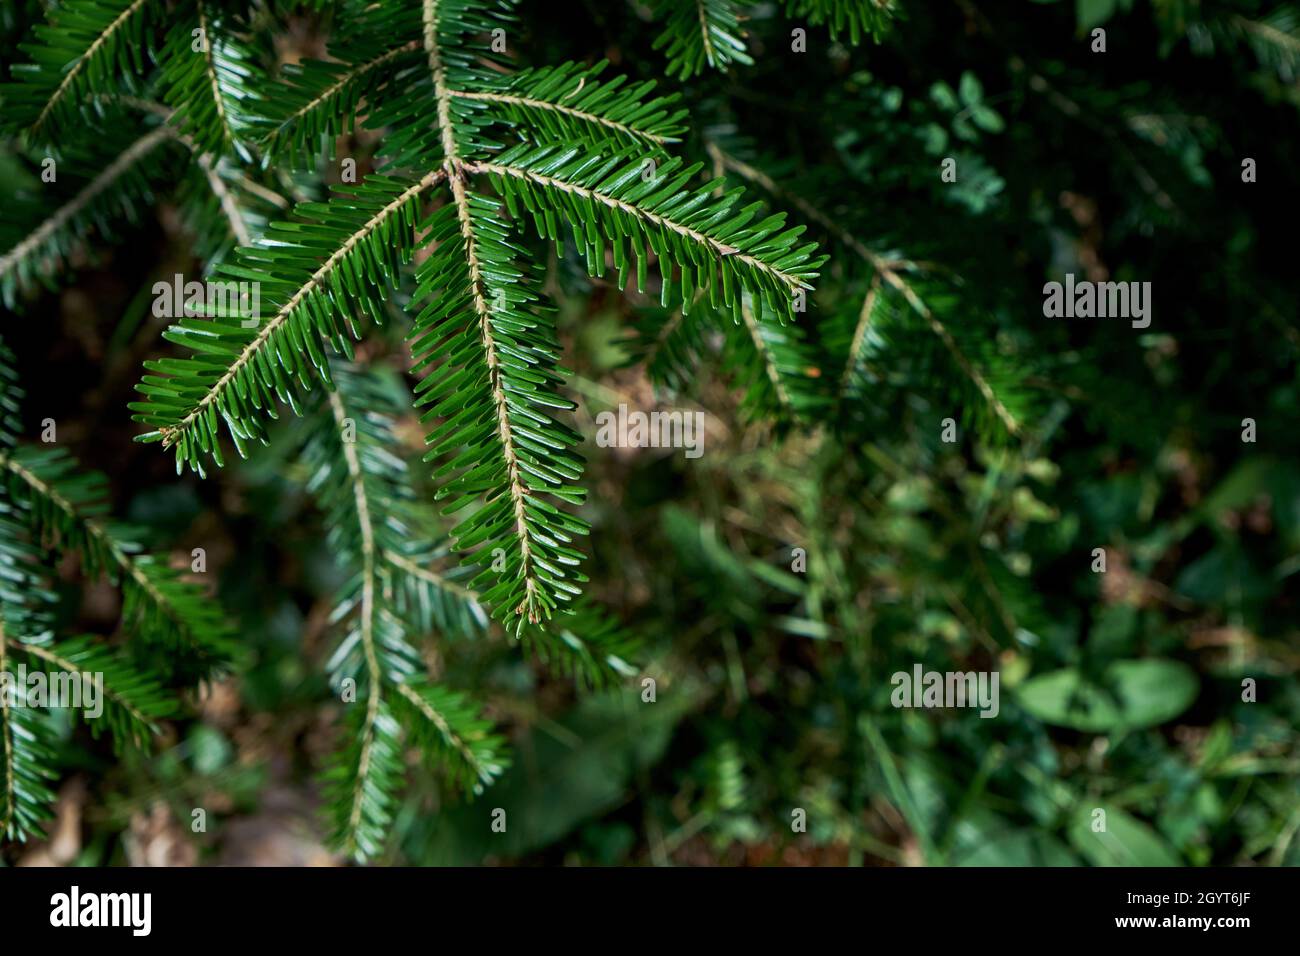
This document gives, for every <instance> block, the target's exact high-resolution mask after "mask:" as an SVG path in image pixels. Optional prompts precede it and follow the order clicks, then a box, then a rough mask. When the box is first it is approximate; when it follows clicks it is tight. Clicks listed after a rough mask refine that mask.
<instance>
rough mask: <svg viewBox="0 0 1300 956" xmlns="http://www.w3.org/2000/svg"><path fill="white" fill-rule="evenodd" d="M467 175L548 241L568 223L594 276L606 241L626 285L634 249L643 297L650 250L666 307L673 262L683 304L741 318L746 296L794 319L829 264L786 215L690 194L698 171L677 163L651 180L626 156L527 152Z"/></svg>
mask: <svg viewBox="0 0 1300 956" xmlns="http://www.w3.org/2000/svg"><path fill="white" fill-rule="evenodd" d="M465 168H466V169H467V170H468V171H470V172H482V173H488V174H489V175H490V176H491V177H492V180H493V182H494V184H495V185H496V187H497V189H498V190H499V191H500V192H501V194H502V195H503V197H504V198H505V200H506V203H507V206H508V208H509V210H510V212H511V214H512V215H514V216H518V215H519V214H520V212H521V207H522V208H523V209H526V210H527V211H528V212H530V213H532V215H533V218H534V222H535V224H536V226H537V230H538V233H539V234H540V235H542V236H543V237H545V238H549V239H553V240H558V238H559V237H558V235H557V232H556V229H555V220H556V218H557V217H560V218H563V219H565V220H567V221H568V222H569V224H570V225H571V226H572V228H573V231H574V237H575V239H576V240H577V241H578V243H579V247H580V248H582V249H584V250H585V252H586V258H587V264H588V269H589V270H590V271H591V272H592V274H593V275H599V274H603V273H604V272H605V270H606V265H605V257H604V255H603V250H604V246H605V242H606V241H608V242H610V243H611V245H612V246H613V252H614V262H615V266H616V267H617V268H618V270H619V285H620V286H622V285H624V284H625V282H626V279H627V272H628V266H629V264H630V260H629V257H628V255H627V248H626V246H625V244H624V243H625V241H626V242H630V244H631V247H632V249H631V251H632V253H633V256H632V258H633V259H635V263H636V266H637V280H638V281H637V287H638V289H639V290H642V291H644V284H645V262H646V251H645V250H646V247H647V246H648V247H649V248H650V249H651V250H652V251H653V252H655V254H656V255H657V256H658V257H659V260H660V274H661V277H662V279H663V292H662V297H663V299H664V300H667V299H668V298H669V296H670V294H671V290H672V286H673V283H672V277H671V275H669V274H668V271H669V270H668V269H667V267H666V266H665V265H664V263H665V262H667V263H673V264H676V265H677V266H678V267H679V268H680V269H681V280H682V288H681V301H682V302H683V303H684V304H688V303H689V302H691V301H692V296H693V294H694V290H695V289H697V288H698V289H700V290H702V291H704V292H706V293H707V294H708V295H709V301H710V303H714V304H716V303H717V302H718V300H719V298H720V299H721V302H722V304H723V305H726V306H728V307H730V308H731V309H732V314H733V316H736V317H739V315H738V313H739V309H740V291H741V290H742V289H748V290H749V291H750V292H751V294H753V295H754V296H755V298H756V299H758V300H761V301H762V302H763V304H764V305H765V306H766V307H767V308H768V309H770V310H771V311H772V312H773V313H775V314H776V315H778V316H783V317H787V318H789V317H792V315H793V299H794V297H795V295H796V294H797V293H798V292H799V291H800V290H806V289H810V288H811V286H810V285H809V280H810V279H812V278H813V277H815V275H816V271H815V270H816V268H817V267H818V266H819V265H820V264H821V262H822V260H821V259H814V258H813V255H812V253H813V249H814V247H813V246H811V245H802V246H800V245H796V242H797V240H798V238H799V236H800V234H801V233H802V232H803V228H802V227H796V228H793V229H785V228H784V217H783V216H781V215H776V216H770V217H768V218H767V219H763V220H759V221H755V216H756V213H757V206H756V205H750V206H746V207H744V208H742V209H736V208H735V205H736V201H737V199H738V198H739V195H740V193H739V191H733V192H731V193H728V194H726V195H725V196H722V197H717V198H715V197H713V196H711V194H710V187H709V186H706V187H703V188H701V189H694V190H693V189H690V188H689V186H688V183H689V180H690V178H691V177H692V176H693V175H694V174H695V172H696V171H697V170H698V169H699V166H698V164H697V165H695V166H691V167H687V168H682V164H681V161H680V160H678V159H676V158H674V159H671V160H668V161H667V162H665V163H664V164H663V165H662V166H661V167H659V168H657V169H655V170H653V174H652V175H644V174H645V173H646V172H647V168H646V167H645V166H644V165H643V164H641V163H636V162H634V161H632V159H631V157H630V156H628V155H627V154H618V155H614V156H612V157H608V158H604V157H600V156H590V155H586V156H584V155H581V153H580V151H579V150H575V149H562V148H553V147H544V148H540V149H538V148H533V147H530V146H526V145H521V146H518V147H515V148H513V149H511V150H507V151H506V152H505V153H503V154H501V155H500V156H497V157H495V158H494V160H492V161H482V162H472V163H466V164H465ZM561 197H562V198H561ZM719 292H721V295H720V296H719ZM665 304H667V302H666V301H665Z"/></svg>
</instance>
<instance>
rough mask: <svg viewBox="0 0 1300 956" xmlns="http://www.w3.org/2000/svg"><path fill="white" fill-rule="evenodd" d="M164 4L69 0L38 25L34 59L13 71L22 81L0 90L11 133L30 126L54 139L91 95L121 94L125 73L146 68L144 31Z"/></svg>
mask: <svg viewBox="0 0 1300 956" xmlns="http://www.w3.org/2000/svg"><path fill="white" fill-rule="evenodd" d="M160 7H161V4H158V3H156V2H154V0H67V2H65V3H62V4H60V5H59V6H58V8H56V9H55V11H54V12H53V13H52V14H51V22H50V23H49V24H47V25H42V26H38V27H37V28H36V31H35V33H36V39H37V41H39V42H38V43H33V44H25V45H24V46H23V49H24V50H25V51H26V52H27V53H29V54H30V55H31V56H32V58H33V61H34V62H33V63H31V64H19V65H16V66H15V67H14V68H13V74H14V76H15V77H16V78H18V79H19V81H20V82H15V83H9V84H6V85H5V86H4V87H3V88H2V89H0V99H3V100H4V101H5V112H6V113H7V114H8V116H9V117H10V122H9V123H7V124H5V125H6V127H7V128H9V129H10V130H13V131H15V132H16V131H18V130H19V129H24V128H25V129H26V130H27V131H28V132H29V134H30V135H31V136H32V137H33V138H34V139H36V140H38V141H40V142H55V141H57V140H58V138H59V136H60V134H61V132H62V130H63V127H65V126H69V125H73V124H75V123H76V122H77V120H78V119H79V118H80V117H81V115H82V111H83V110H84V108H85V107H86V105H87V104H88V103H89V101H90V100H91V98H92V95H93V94H97V93H108V92H117V90H115V89H114V86H115V84H116V83H117V82H118V81H119V79H120V78H122V77H129V76H131V75H132V74H142V73H143V72H144V62H143V50H144V49H145V42H144V40H145V35H146V32H147V30H148V28H149V25H150V23H151V20H152V18H153V17H154V16H155V15H156V14H157V13H158V12H159V9H158V8H160Z"/></svg>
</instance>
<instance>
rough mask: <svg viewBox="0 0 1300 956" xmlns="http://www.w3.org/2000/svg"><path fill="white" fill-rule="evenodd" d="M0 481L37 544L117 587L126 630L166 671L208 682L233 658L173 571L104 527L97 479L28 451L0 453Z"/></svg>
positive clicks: (125, 535) (212, 614)
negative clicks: (159, 656) (161, 655)
mask: <svg viewBox="0 0 1300 956" xmlns="http://www.w3.org/2000/svg"><path fill="white" fill-rule="evenodd" d="M0 473H3V475H4V479H5V484H6V486H7V488H8V490H9V493H10V494H11V495H12V496H13V497H14V499H15V500H16V501H18V502H20V503H21V505H22V506H23V507H24V508H25V509H26V510H27V512H28V514H29V515H30V518H29V521H30V526H31V530H32V535H33V537H34V538H35V539H36V540H37V541H38V542H40V543H42V544H43V545H44V546H46V547H50V548H55V549H58V550H59V551H60V552H62V553H66V552H74V553H76V554H77V555H78V556H79V557H80V558H81V563H82V568H83V570H84V573H85V574H86V575H87V576H92V577H93V576H96V575H99V574H106V575H107V576H108V577H109V578H110V579H111V580H113V581H114V582H120V583H121V585H122V588H123V595H124V602H123V609H122V620H123V623H124V625H125V626H126V630H127V631H128V633H129V634H130V635H131V637H132V638H133V639H134V640H135V641H137V642H141V643H143V644H146V645H151V646H153V647H154V648H155V649H162V650H165V651H167V652H169V653H170V654H171V655H172V656H171V657H170V658H169V659H168V666H167V670H169V671H177V672H185V673H190V672H192V673H194V674H195V675H196V676H208V675H210V674H213V673H215V672H216V670H217V669H218V668H219V667H221V666H222V665H223V664H224V663H225V662H226V661H228V660H229V659H230V658H231V657H232V656H233V654H234V647H233V645H232V643H231V640H230V631H229V628H228V626H227V625H226V623H225V621H224V619H223V617H222V614H221V612H220V610H219V609H218V608H216V607H215V606H214V605H212V604H211V603H210V602H209V601H208V600H207V599H206V598H205V597H204V595H203V593H202V592H201V590H200V589H199V588H198V587H197V586H195V585H193V584H191V583H189V582H187V581H184V580H183V579H181V578H180V576H179V575H178V574H177V573H176V572H175V571H173V570H172V569H170V568H169V567H167V566H166V565H164V564H159V563H157V562H156V561H155V560H154V559H153V558H152V557H151V556H149V555H145V554H138V553H136V552H138V551H139V544H138V543H137V541H136V540H135V534H134V532H133V530H132V529H130V528H128V527H126V526H124V525H119V524H116V523H113V522H109V521H107V520H105V518H104V513H105V506H104V503H103V498H102V489H103V479H102V477H101V476H99V475H97V474H95V473H93V472H90V473H79V472H78V470H77V465H76V462H75V461H74V460H73V459H72V458H71V456H69V455H67V454H66V453H64V452H63V451H62V450H59V449H48V450H46V449H36V448H19V449H16V450H14V451H8V452H3V453H0Z"/></svg>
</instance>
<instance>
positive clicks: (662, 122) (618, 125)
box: [448, 60, 686, 148]
mask: <svg viewBox="0 0 1300 956" xmlns="http://www.w3.org/2000/svg"><path fill="white" fill-rule="evenodd" d="M607 65H608V63H607V61H604V60H602V61H601V62H599V63H597V64H595V65H594V66H592V67H582V66H579V65H578V64H574V63H565V64H561V65H560V66H556V67H540V68H536V69H531V70H523V71H521V72H519V73H516V74H514V75H512V76H510V77H507V78H504V79H502V80H500V81H497V83H495V84H494V85H493V86H491V87H490V88H485V89H476V90H449V91H448V92H449V94H450V95H451V96H452V97H455V98H457V99H462V100H472V101H475V102H480V103H483V104H486V105H488V106H490V107H499V108H501V109H500V113H501V115H502V117H503V118H504V119H505V120H507V121H509V122H512V123H515V124H519V125H520V126H526V127H531V128H533V129H534V130H536V131H537V132H538V133H540V134H541V135H542V136H543V137H545V138H547V139H549V140H551V141H553V142H559V141H569V142H571V141H573V140H574V139H583V140H588V141H590V142H591V143H592V144H593V145H598V146H604V147H606V148H608V146H610V145H611V144H613V145H615V146H617V145H618V144H619V143H620V142H622V143H628V142H632V143H652V144H654V145H656V146H663V145H665V144H667V143H671V142H676V141H677V140H678V138H679V135H680V133H681V132H682V125H681V120H682V119H683V118H684V117H685V115H686V111H685V110H683V109H677V110H672V107H674V106H675V105H676V103H677V97H676V96H675V95H674V96H665V97H655V98H653V99H649V98H648V97H649V96H650V94H651V92H652V91H653V90H654V86H655V84H654V82H653V81H646V82H644V83H638V84H635V85H633V86H630V87H624V85H623V84H624V80H625V77H622V76H618V77H615V78H613V79H611V80H608V81H605V82H601V81H599V80H598V79H597V77H599V76H600V74H601V73H602V72H604V70H605V67H606V66H607Z"/></svg>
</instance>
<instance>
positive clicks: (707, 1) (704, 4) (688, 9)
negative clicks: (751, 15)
mask: <svg viewBox="0 0 1300 956" xmlns="http://www.w3.org/2000/svg"><path fill="white" fill-rule="evenodd" d="M740 10H741V5H740V4H738V3H736V2H735V0H658V3H657V7H656V14H657V15H659V16H663V15H664V12H665V11H667V21H666V23H665V26H664V31H663V33H661V34H660V35H659V36H658V37H657V38H656V39H655V41H654V49H656V50H659V49H663V50H664V51H665V53H666V55H667V57H668V67H667V72H668V75H669V76H676V77H677V78H678V79H682V80H688V79H690V78H691V77H692V76H697V75H699V74H700V73H703V72H704V70H705V67H706V66H707V67H709V68H712V69H715V70H726V69H727V68H728V67H729V66H730V65H731V64H733V63H741V64H744V65H745V66H752V65H753V63H754V60H753V58H752V57H751V56H750V55H749V54H748V53H747V52H746V51H745V41H744V38H743V37H744V31H743V30H741V28H740V22H741V19H742V15H741V12H740Z"/></svg>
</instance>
